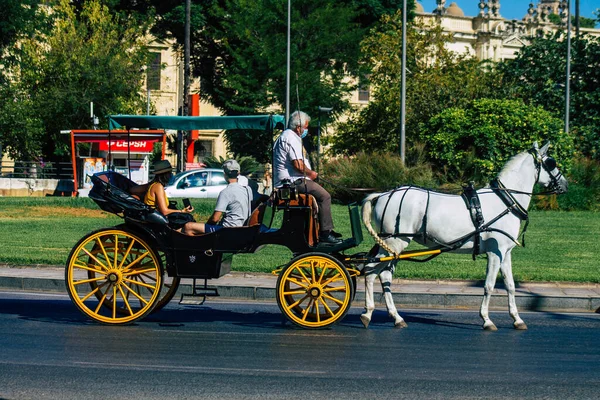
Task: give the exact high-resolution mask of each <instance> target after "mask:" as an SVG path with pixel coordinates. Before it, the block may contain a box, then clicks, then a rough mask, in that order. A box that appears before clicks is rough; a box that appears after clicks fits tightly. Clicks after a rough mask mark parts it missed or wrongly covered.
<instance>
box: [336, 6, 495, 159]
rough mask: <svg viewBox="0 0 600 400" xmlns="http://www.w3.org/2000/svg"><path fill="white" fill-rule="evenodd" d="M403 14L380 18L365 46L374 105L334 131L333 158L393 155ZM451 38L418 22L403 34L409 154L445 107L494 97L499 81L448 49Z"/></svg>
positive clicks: (480, 64) (396, 137)
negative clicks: (359, 155)
mask: <svg viewBox="0 0 600 400" xmlns="http://www.w3.org/2000/svg"><path fill="white" fill-rule="evenodd" d="M401 17H402V15H401V13H400V12H398V13H396V14H395V15H394V16H384V17H383V18H382V24H381V26H380V27H379V28H378V29H375V30H373V31H372V32H371V34H370V35H369V36H368V37H367V38H366V39H365V40H364V41H363V43H362V47H363V51H364V54H363V59H362V61H363V65H364V66H365V67H366V68H368V69H370V76H369V81H370V85H371V93H372V94H373V100H372V101H371V102H370V103H369V104H368V105H367V106H366V107H365V108H363V109H361V110H358V111H357V112H356V113H355V114H354V115H352V116H351V117H350V119H349V121H348V122H346V123H342V124H340V125H339V126H338V128H337V130H336V134H335V135H334V136H333V137H332V139H331V144H332V152H333V153H335V154H345V155H352V154H356V153H358V152H361V151H366V152H373V151H390V152H397V151H398V146H399V141H400V115H399V110H400V77H401V75H400V73H401V71H400V66H401V61H400V57H401V54H400V52H399V49H401V37H402V31H401V29H402V26H401ZM451 40H452V36H451V35H449V34H446V33H444V32H443V31H442V28H441V27H440V26H434V27H424V26H422V25H421V24H420V23H418V22H414V23H413V24H412V25H410V26H409V30H408V31H407V42H408V43H410V45H409V46H407V52H408V53H407V92H406V140H407V147H408V148H409V150H410V148H411V146H413V145H414V144H415V141H418V140H419V134H420V132H422V131H426V130H427V123H428V122H429V119H430V118H431V117H432V116H434V115H436V114H437V113H439V112H440V111H442V110H444V109H446V108H448V107H461V106H463V105H466V104H468V103H470V102H471V101H472V100H473V99H477V98H482V97H493V96H494V93H495V92H496V91H497V89H498V87H499V84H500V80H499V79H498V77H497V75H496V74H495V72H494V70H493V68H492V66H490V65H489V64H487V63H484V62H479V61H477V60H476V59H474V58H472V57H468V56H464V55H458V54H456V53H454V52H452V51H450V50H448V49H447V48H446V44H447V43H448V42H449V41H451Z"/></svg>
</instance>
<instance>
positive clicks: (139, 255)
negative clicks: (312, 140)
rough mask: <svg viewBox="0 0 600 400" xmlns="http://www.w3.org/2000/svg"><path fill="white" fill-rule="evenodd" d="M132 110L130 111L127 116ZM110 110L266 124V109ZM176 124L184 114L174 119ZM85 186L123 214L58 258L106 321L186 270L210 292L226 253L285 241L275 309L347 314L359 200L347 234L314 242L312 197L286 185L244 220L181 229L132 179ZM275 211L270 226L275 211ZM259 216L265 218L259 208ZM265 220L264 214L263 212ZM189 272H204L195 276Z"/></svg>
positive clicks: (221, 124)
mask: <svg viewBox="0 0 600 400" xmlns="http://www.w3.org/2000/svg"><path fill="white" fill-rule="evenodd" d="M132 118H133V119H134V120H135V121H133V120H132ZM140 119H141V120H138V119H136V117H119V116H116V117H112V119H111V121H112V122H118V123H120V124H122V125H127V127H128V128H131V127H132V126H140V124H141V125H145V124H147V125H148V126H153V127H154V128H163V127H170V128H185V129H192V128H194V129H209V128H211V127H215V128H232V127H235V128H242V129H251V128H254V129H257V128H259V129H272V128H273V124H274V118H273V116H262V117H261V116H258V117H250V119H248V118H247V117H245V118H244V117H242V118H236V117H221V118H202V117H195V118H194V117H189V118H188V117H141V118H140ZM181 124H187V125H185V126H182V125H181ZM92 182H93V188H92V190H91V191H90V193H89V196H90V198H92V199H93V200H94V201H95V202H96V203H97V204H98V205H99V206H100V208H102V209H103V210H105V211H108V212H111V213H114V214H117V215H119V216H121V217H123V219H124V223H123V224H121V225H118V226H115V227H111V228H105V229H100V230H98V231H95V232H92V233H90V234H88V235H86V236H85V237H83V238H82V239H81V240H80V241H79V242H78V243H77V244H76V245H75V247H74V248H73V250H72V251H71V254H70V255H69V259H68V261H67V268H66V277H65V279H66V283H67V289H68V293H69V295H70V296H71V299H72V300H73V302H74V303H75V305H76V306H77V307H78V308H79V310H81V311H82V312H83V313H84V314H86V315H87V316H89V317H90V318H92V319H94V320H96V321H99V322H102V323H106V324H127V323H132V322H134V321H137V320H139V319H141V318H143V317H144V316H146V315H147V314H148V313H151V312H153V311H158V310H160V309H161V308H163V307H164V306H165V305H166V304H167V303H168V302H169V301H170V300H171V299H172V298H173V296H174V295H175V293H176V292H177V289H178V287H179V283H180V280H181V278H192V279H194V285H193V289H192V293H191V295H196V296H201V297H205V296H207V295H210V294H215V292H214V290H215V289H214V288H210V287H208V286H207V284H206V283H207V280H208V279H215V278H219V277H221V276H223V275H225V274H227V273H228V272H230V266H231V259H232V256H233V255H234V254H240V253H254V252H256V251H257V250H258V249H260V248H261V247H262V246H264V245H267V244H275V245H281V246H284V247H287V248H288V249H290V250H291V251H292V253H293V255H294V257H293V259H292V260H291V261H290V262H289V263H288V264H287V265H285V266H284V267H283V268H281V269H280V271H278V273H279V278H278V281H277V288H276V291H277V302H278V304H279V307H280V309H281V311H282V313H283V314H284V315H285V316H286V317H287V318H288V319H289V320H290V321H292V322H293V323H295V324H297V325H300V326H302V327H305V328H323V327H326V326H329V325H331V324H333V323H335V322H337V321H339V320H341V319H342V318H343V317H344V315H346V313H347V311H348V309H349V307H350V304H351V301H352V298H353V297H354V293H355V288H356V276H357V275H358V271H357V270H356V269H354V268H353V265H352V264H351V263H350V261H349V260H348V259H347V257H346V256H344V255H343V252H344V251H345V250H347V249H350V248H352V247H355V246H357V245H358V244H360V242H361V241H362V232H361V227H360V218H359V214H358V207H357V206H356V205H355V204H354V205H350V206H349V208H348V209H349V216H350V222H351V226H352V234H353V235H352V238H349V239H346V240H344V241H343V242H342V243H339V244H334V245H331V244H323V243H319V240H318V239H319V238H318V232H319V229H318V218H317V212H316V202H315V200H314V198H313V197H312V196H310V195H309V194H304V193H295V191H294V190H293V189H292V188H290V187H287V188H286V187H284V188H282V189H279V190H276V191H274V192H273V193H272V195H271V196H264V197H263V198H262V199H260V201H258V202H257V204H256V205H255V207H254V209H253V211H252V214H251V216H250V218H249V220H248V222H247V224H246V226H243V227H235V228H225V227H224V228H222V229H220V230H218V231H216V232H214V233H209V234H204V235H199V236H188V235H185V234H182V233H180V232H178V231H176V230H174V229H172V228H171V227H170V226H169V224H168V221H167V219H166V218H165V217H164V216H163V215H162V214H160V213H159V212H158V211H156V210H154V209H152V208H150V207H149V206H147V205H146V204H144V203H143V202H142V201H140V200H139V198H140V197H141V196H138V198H136V196H134V195H132V194H131V193H136V192H138V191H136V190H135V188H136V186H137V185H136V184H135V183H133V182H132V181H130V180H129V179H127V178H126V177H125V176H123V175H121V174H118V173H115V172H112V171H107V172H102V173H98V174H96V175H94V176H93V177H92ZM276 213H282V217H281V221H282V222H281V226H279V227H277V228H274V227H273V225H272V223H273V221H274V220H275V218H274V215H275V214H276ZM265 216H267V218H265ZM267 221H268V222H267ZM196 280H204V285H202V286H199V287H198V286H197V285H196Z"/></svg>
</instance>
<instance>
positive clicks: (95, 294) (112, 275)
mask: <svg viewBox="0 0 600 400" xmlns="http://www.w3.org/2000/svg"><path fill="white" fill-rule="evenodd" d="M65 280H66V284H67V292H68V293H69V296H70V297H71V300H73V302H74V303H75V305H76V306H77V308H79V310H80V311H82V312H83V313H84V314H86V315H87V316H89V317H91V318H92V319H94V320H96V321H99V322H102V323H106V324H112V325H114V324H127V323H131V322H134V321H136V320H138V319H140V318H143V317H144V316H146V315H147V314H148V313H149V312H150V311H152V309H153V307H154V306H155V304H156V302H157V301H158V300H159V297H160V294H161V289H162V282H163V277H162V270H161V266H160V260H159V258H158V256H157V255H156V253H155V252H154V251H153V250H152V249H151V248H150V247H149V246H148V244H147V243H146V242H144V241H143V240H142V239H141V238H139V237H137V236H136V235H134V234H132V233H129V232H125V231H123V230H120V229H104V230H100V231H97V232H93V233H91V234H90V235H88V236H86V237H84V238H83V239H81V240H80V241H79V243H77V245H75V247H74V248H73V250H72V251H71V254H70V255H69V259H68V260H67V268H66V271H65Z"/></svg>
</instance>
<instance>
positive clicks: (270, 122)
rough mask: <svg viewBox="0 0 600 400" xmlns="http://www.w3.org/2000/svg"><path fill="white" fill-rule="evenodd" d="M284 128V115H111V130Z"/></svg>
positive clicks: (109, 122)
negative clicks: (279, 125)
mask: <svg viewBox="0 0 600 400" xmlns="http://www.w3.org/2000/svg"><path fill="white" fill-rule="evenodd" d="M277 124H281V128H283V126H284V117H283V116H282V115H240V116H222V117H167V116H160V115H110V116H109V119H108V126H109V129H122V128H127V129H132V128H147V129H174V130H180V131H191V130H204V129H258V130H272V129H274V128H275V127H276V126H277Z"/></svg>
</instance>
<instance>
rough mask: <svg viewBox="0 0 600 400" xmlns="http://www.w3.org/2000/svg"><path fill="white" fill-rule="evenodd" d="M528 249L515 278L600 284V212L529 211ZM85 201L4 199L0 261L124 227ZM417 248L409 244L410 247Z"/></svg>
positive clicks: (400, 271)
mask: <svg viewBox="0 0 600 400" xmlns="http://www.w3.org/2000/svg"><path fill="white" fill-rule="evenodd" d="M214 203H215V201H214V200H192V204H193V205H194V207H195V208H196V212H195V214H196V219H197V220H199V221H203V220H206V219H207V218H208V217H209V215H210V214H211V213H212V209H213V207H214ZM333 214H334V221H335V223H336V230H337V231H339V232H341V233H343V234H344V236H346V237H348V236H350V221H349V218H348V211H347V208H346V207H345V206H338V205H334V206H333ZM530 219H531V223H530V224H529V228H528V230H527V234H526V239H525V242H526V247H525V248H516V249H515V250H513V273H514V275H515V279H516V280H517V281H571V282H600V263H599V262H598V255H600V249H599V248H598V247H599V246H598V245H599V240H598V234H599V233H600V213H594V212H583V211H582V212H554V211H532V212H531V214H530ZM121 221H122V220H121V219H120V218H119V217H117V216H114V215H112V214H107V213H105V212H103V211H101V210H100V209H99V208H98V207H97V206H96V205H95V203H94V202H93V201H92V200H90V199H87V198H52V197H47V198H14V197H5V198H0V263H5V264H15V265H30V264H49V265H64V264H65V261H66V259H67V257H68V255H69V252H70V250H71V248H72V247H73V246H74V245H75V243H76V242H77V241H78V240H79V239H80V238H81V237H82V236H84V235H85V234H87V233H88V232H90V231H92V230H95V229H98V228H103V227H110V226H113V225H117V224H119V223H121ZM363 234H364V235H365V241H364V242H363V243H362V244H361V246H360V247H358V248H356V249H350V250H349V251H348V254H352V253H355V252H359V251H368V250H369V248H370V247H371V246H372V245H373V239H372V238H371V237H370V236H369V235H368V233H367V231H366V229H364V228H363ZM412 248H417V247H413V245H411V246H410V247H409V249H412ZM290 257H291V253H290V252H289V251H288V250H287V249H286V248H283V247H280V246H274V245H272V246H266V247H265V248H263V249H262V250H260V251H259V252H258V253H256V254H240V255H236V256H235V257H234V261H233V269H234V270H236V271H252V272H270V271H271V270H272V269H274V267H276V266H279V265H283V264H285V263H287V262H288V261H289V260H290ZM485 268H486V259H485V256H480V257H478V258H477V260H476V261H472V259H471V257H470V256H469V255H457V254H449V253H446V254H442V255H441V256H439V257H437V258H435V259H433V260H431V261H429V262H426V263H415V262H408V261H401V262H399V263H398V266H397V269H396V277H399V278H408V279H484V278H485Z"/></svg>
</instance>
